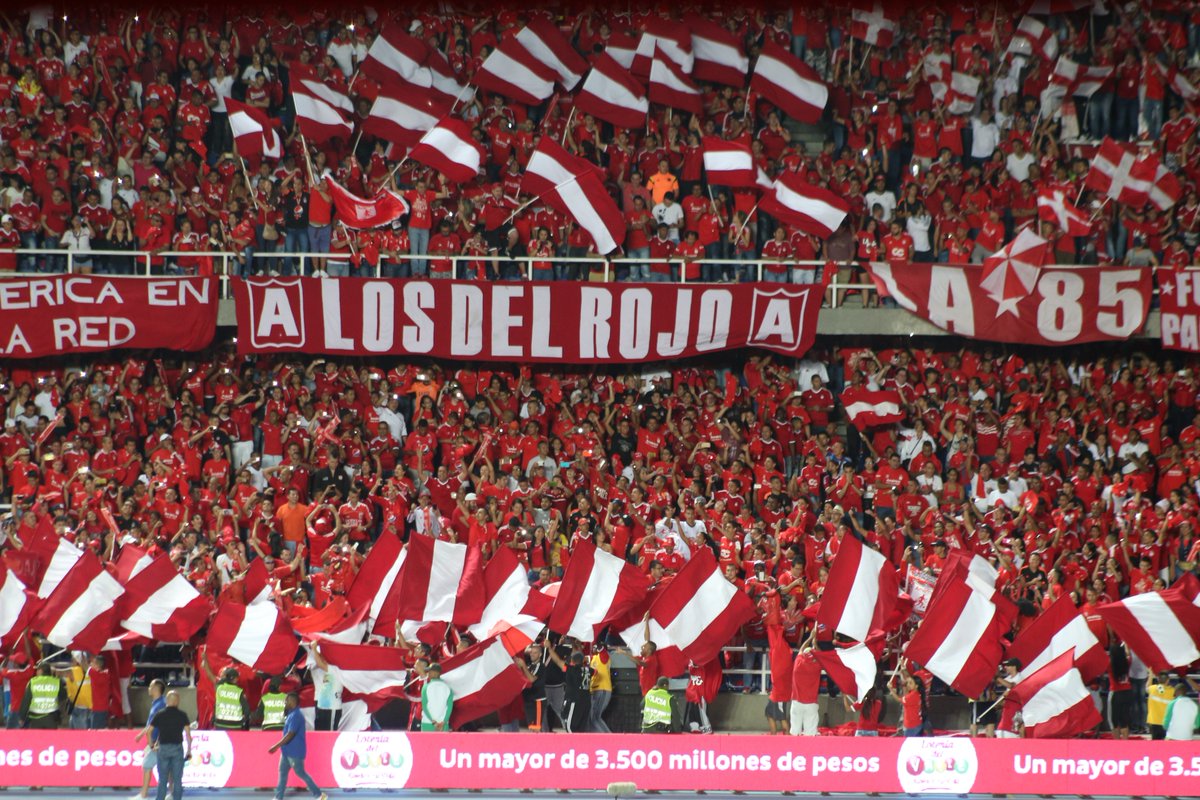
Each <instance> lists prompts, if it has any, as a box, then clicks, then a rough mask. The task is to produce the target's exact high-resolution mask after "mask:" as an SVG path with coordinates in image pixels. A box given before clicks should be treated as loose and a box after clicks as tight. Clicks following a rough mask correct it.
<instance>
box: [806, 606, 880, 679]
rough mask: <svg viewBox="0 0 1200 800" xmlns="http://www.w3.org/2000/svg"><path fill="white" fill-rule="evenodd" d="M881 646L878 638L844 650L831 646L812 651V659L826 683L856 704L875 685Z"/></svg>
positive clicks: (858, 643) (843, 648) (857, 643)
mask: <svg viewBox="0 0 1200 800" xmlns="http://www.w3.org/2000/svg"><path fill="white" fill-rule="evenodd" d="M822 602H824V601H822ZM882 646H883V639H882V637H879V638H877V639H876V640H873V641H872V642H871V643H870V644H867V643H865V642H856V643H855V644H852V645H850V646H848V647H837V646H835V647H834V648H833V649H831V650H822V649H820V648H817V649H816V650H813V655H814V656H816V658H817V662H818V663H819V664H820V665H821V669H823V670H825V672H826V674H828V675H829V679H830V680H832V681H833V682H834V683H835V684H837V687H838V688H839V689H841V690H842V691H843V692H845V693H846V694H847V695H849V696H850V697H852V698H854V702H856V703H858V702H861V701H862V699H863V695H865V694H866V693H867V691H868V690H869V689H870V688H871V687H872V686H874V685H875V676H876V674H877V673H878V671H879V653H880V650H881V648H882Z"/></svg>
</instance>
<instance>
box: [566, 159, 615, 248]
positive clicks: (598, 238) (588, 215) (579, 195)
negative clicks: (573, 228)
mask: <svg viewBox="0 0 1200 800" xmlns="http://www.w3.org/2000/svg"><path fill="white" fill-rule="evenodd" d="M555 190H556V191H557V192H558V196H559V197H561V198H562V199H563V202H564V203H566V204H567V208H569V209H571V213H572V214H573V215H574V216H575V219H576V220H577V221H578V222H579V226H580V227H581V228H583V229H584V230H585V231H587V232H588V233H590V234H591V235H592V239H594V240H595V242H596V250H598V251H599V252H601V253H610V252H612V251H613V250H616V249H617V242H616V241H614V240H613V238H612V235H611V234H610V233H609V230H608V226H607V225H605V224H604V220H602V219H601V218H600V214H599V213H597V211H596V208H595V207H594V206H593V205H592V201H591V200H589V199H588V196H587V195H586V194H585V193H584V191H583V187H581V186H580V185H579V181H577V180H576V179H575V178H572V179H571V180H569V181H567V182H566V183H563V184H560V185H558V186H556V187H555Z"/></svg>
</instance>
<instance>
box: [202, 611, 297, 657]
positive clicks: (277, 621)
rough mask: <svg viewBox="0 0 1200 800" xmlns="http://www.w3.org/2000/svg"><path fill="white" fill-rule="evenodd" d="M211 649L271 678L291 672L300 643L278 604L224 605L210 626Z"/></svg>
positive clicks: (209, 644)
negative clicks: (288, 669)
mask: <svg viewBox="0 0 1200 800" xmlns="http://www.w3.org/2000/svg"><path fill="white" fill-rule="evenodd" d="M207 641H208V648H209V650H210V651H211V652H214V653H217V654H219V655H227V656H229V657H230V658H232V659H234V660H236V661H240V662H242V663H243V664H245V665H246V666H249V667H253V668H254V669H256V670H258V671H259V672H265V673H267V674H268V675H280V674H282V673H283V672H285V671H287V668H288V667H289V666H291V664H292V661H293V660H294V659H295V657H296V646H297V639H296V634H294V633H293V632H292V626H291V625H289V624H288V619H287V617H286V616H284V614H283V613H282V612H281V611H280V610H279V608H278V607H277V606H276V605H275V604H274V603H270V602H267V603H254V604H253V605H249V606H246V605H242V604H241V603H235V602H233V601H232V600H226V601H224V602H222V603H221V606H220V608H218V609H217V615H216V616H215V617H213V620H212V624H210V625H209V626H208V639H207Z"/></svg>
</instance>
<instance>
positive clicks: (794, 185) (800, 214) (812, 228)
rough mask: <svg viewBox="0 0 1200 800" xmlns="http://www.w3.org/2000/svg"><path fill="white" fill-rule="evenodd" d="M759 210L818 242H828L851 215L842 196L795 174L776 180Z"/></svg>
mask: <svg viewBox="0 0 1200 800" xmlns="http://www.w3.org/2000/svg"><path fill="white" fill-rule="evenodd" d="M759 207H760V208H761V209H762V210H763V211H765V212H766V213H768V214H770V215H771V216H772V217H775V218H776V219H778V220H781V221H783V222H786V223H787V224H789V225H793V226H795V227H797V228H799V229H800V230H802V231H804V232H805V233H809V234H812V235H813V236H816V237H817V238H819V239H828V238H829V237H830V236H833V234H834V232H836V231H837V229H838V228H840V227H841V226H842V223H843V222H844V221H845V219H846V217H847V216H848V215H849V214H850V204H849V203H847V202H846V201H845V199H843V198H842V197H841V196H839V195H837V194H835V193H833V192H831V191H829V190H828V189H822V188H821V187H820V186H813V185H812V184H811V183H808V182H807V181H806V180H804V178H802V177H801V176H800V173H798V172H795V173H793V172H784V173H782V174H781V175H780V176H779V177H778V178H776V179H775V183H774V185H773V187H772V191H770V192H768V193H767V194H766V195H765V196H764V197H763V199H762V202H761V203H759Z"/></svg>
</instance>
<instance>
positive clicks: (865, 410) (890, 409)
mask: <svg viewBox="0 0 1200 800" xmlns="http://www.w3.org/2000/svg"><path fill="white" fill-rule="evenodd" d="M899 413H900V406H898V405H897V404H895V403H892V402H886V403H868V402H867V401H865V400H859V401H857V402H855V403H851V404H850V405H848V406H846V416H848V417H850V419H854V418H856V417H857V416H858V415H859V414H874V415H875V416H877V417H883V416H887V415H890V414H899Z"/></svg>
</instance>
